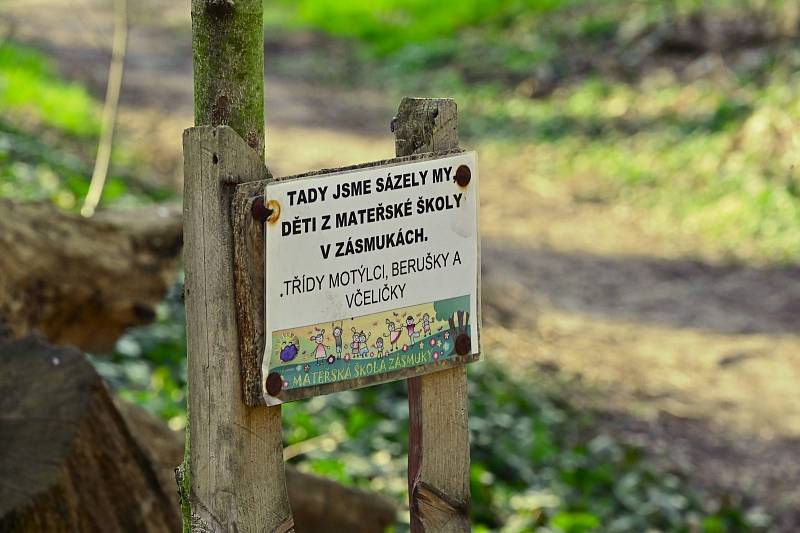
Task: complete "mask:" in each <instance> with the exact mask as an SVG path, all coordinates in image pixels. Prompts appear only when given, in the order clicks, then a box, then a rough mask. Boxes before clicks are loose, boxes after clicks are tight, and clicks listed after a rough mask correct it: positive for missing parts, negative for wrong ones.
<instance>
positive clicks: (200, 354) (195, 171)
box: [182, 126, 294, 532]
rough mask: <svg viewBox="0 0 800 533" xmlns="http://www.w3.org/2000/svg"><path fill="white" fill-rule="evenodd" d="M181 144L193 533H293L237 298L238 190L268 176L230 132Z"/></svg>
mask: <svg viewBox="0 0 800 533" xmlns="http://www.w3.org/2000/svg"><path fill="white" fill-rule="evenodd" d="M183 142H184V165H185V166H184V176H185V192H184V241H185V249H184V255H185V263H186V321H187V340H188V358H189V422H190V426H189V429H190V431H189V438H188V443H189V446H188V449H187V455H188V465H187V464H186V459H184V465H183V476H182V479H183V482H184V485H183V495H182V496H183V498H184V499H188V507H189V509H188V510H189V512H190V516H189V517H188V518H189V522H190V524H191V530H192V531H226V532H227V531H241V532H245V531H292V530H293V529H294V525H293V520H292V514H291V510H290V508H289V498H288V495H287V491H286V479H285V473H284V468H283V459H282V457H283V455H282V449H283V446H282V442H281V415H280V408H264V407H260V408H253V407H249V406H247V405H245V404H244V402H243V401H242V398H243V394H242V379H241V374H240V358H239V338H238V337H239V335H238V329H237V324H236V316H237V315H236V305H235V298H234V272H233V270H234V267H233V265H234V253H233V250H234V235H233V224H232V219H231V217H232V200H233V196H234V191H235V187H236V185H238V184H240V183H245V182H248V181H253V180H263V179H265V178H266V176H267V171H266V169H265V167H264V164H263V163H262V161H261V158H260V157H259V155H258V153H256V152H255V151H254V150H252V149H251V148H250V147H249V146H248V145H247V144H246V143H245V142H244V141H243V140H242V139H241V138H240V137H239V136H238V135H237V134H236V133H235V132H234V131H233V130H232V129H231V128H229V127H227V126H220V127H216V128H214V127H210V126H202V127H195V128H190V129H188V130H186V131H185V132H184V141H183ZM187 466H188V468H187ZM184 501H185V500H184ZM184 528H186V523H185V524H184Z"/></svg>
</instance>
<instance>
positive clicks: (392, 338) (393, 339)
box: [383, 318, 400, 351]
mask: <svg viewBox="0 0 800 533" xmlns="http://www.w3.org/2000/svg"><path fill="white" fill-rule="evenodd" d="M386 329H387V330H388V334H387V333H384V334H383V336H384V337H389V344H390V345H391V347H392V351H394V350H395V349H396V348H397V341H398V340H399V339H400V330H399V329H397V326H396V325H395V323H394V322H393V321H391V320H389V319H388V318H387V319H386Z"/></svg>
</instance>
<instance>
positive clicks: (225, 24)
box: [192, 0, 264, 155]
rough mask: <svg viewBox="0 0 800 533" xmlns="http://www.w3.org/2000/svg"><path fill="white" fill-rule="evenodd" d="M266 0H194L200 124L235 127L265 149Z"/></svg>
mask: <svg viewBox="0 0 800 533" xmlns="http://www.w3.org/2000/svg"><path fill="white" fill-rule="evenodd" d="M262 18H263V14H262V6H261V1H260V0H236V1H233V0H227V1H224V2H223V1H211V0H193V1H192V36H193V37H192V48H193V60H194V108H195V115H194V116H195V125H197V126H203V125H212V126H218V125H221V124H225V125H228V126H230V127H232V128H233V129H234V130H235V131H236V132H237V133H238V134H239V135H240V136H241V137H242V138H243V139H244V140H245V141H247V144H248V145H250V146H251V147H252V148H253V149H254V150H256V151H258V152H259V153H260V154H262V155H263V154H264V29H263V21H262Z"/></svg>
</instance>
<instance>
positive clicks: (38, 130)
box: [0, 41, 174, 211]
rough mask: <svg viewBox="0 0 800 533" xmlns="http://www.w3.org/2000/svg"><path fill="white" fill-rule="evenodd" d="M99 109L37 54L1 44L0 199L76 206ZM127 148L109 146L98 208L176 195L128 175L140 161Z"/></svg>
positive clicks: (86, 185)
mask: <svg viewBox="0 0 800 533" xmlns="http://www.w3.org/2000/svg"><path fill="white" fill-rule="evenodd" d="M100 109H101V103H99V102H97V101H95V100H94V99H93V97H92V96H91V95H90V94H89V92H88V91H87V90H86V88H85V87H83V86H82V85H79V84H76V83H71V82H67V81H64V80H62V79H61V78H60V77H59V76H58V75H57V73H56V71H55V69H54V67H53V65H52V64H51V63H50V61H48V60H47V58H46V57H45V56H44V55H43V54H42V53H41V52H38V51H36V50H34V49H32V48H29V47H25V46H20V45H17V44H14V43H11V42H8V41H6V42H3V43H1V44H0V197H3V198H11V199H14V200H18V201H37V200H49V201H52V202H53V203H54V204H56V205H57V206H59V207H61V208H63V209H67V210H73V211H76V210H77V209H78V208H79V207H80V203H81V201H82V199H83V198H84V197H85V196H86V193H87V192H88V189H89V178H90V176H91V174H92V163H93V158H94V154H95V150H96V148H97V138H98V135H99V130H100V120H99V115H100ZM118 139H119V137H118ZM133 153H134V150H132V149H131V147H129V146H120V145H119V143H118V144H117V146H115V147H114V151H113V156H112V163H113V164H112V168H111V174H110V176H109V177H108V180H107V182H106V185H105V187H104V189H103V198H102V205H104V206H105V205H109V204H117V205H121V204H127V205H136V204H140V203H147V202H150V201H159V200H164V199H167V198H170V197H172V196H174V195H173V194H172V193H170V192H169V191H168V190H166V189H165V188H159V187H153V186H143V185H142V184H140V183H137V182H135V181H134V180H133V179H131V177H132V174H134V173H135V172H136V170H137V168H138V167H139V166H140V165H139V162H137V161H136V158H135V157H134V156H132V154H133Z"/></svg>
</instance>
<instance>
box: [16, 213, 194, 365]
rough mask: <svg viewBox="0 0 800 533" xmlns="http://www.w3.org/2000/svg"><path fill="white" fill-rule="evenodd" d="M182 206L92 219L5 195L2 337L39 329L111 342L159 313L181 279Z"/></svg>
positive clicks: (95, 346)
mask: <svg viewBox="0 0 800 533" xmlns="http://www.w3.org/2000/svg"><path fill="white" fill-rule="evenodd" d="M181 230H182V228H181V215H180V210H179V209H178V208H177V206H174V207H163V206H161V207H154V208H147V209H143V210H137V211H128V212H115V213H111V212H103V213H99V214H98V215H97V216H95V217H94V218H92V219H88V220H87V219H84V218H81V217H78V216H76V215H72V214H69V213H64V212H61V211H59V210H58V209H56V208H55V207H54V206H52V205H50V204H44V203H33V204H16V203H13V202H11V201H9V200H1V199H0V250H2V253H0V337H2V336H3V334H5V336H13V337H22V336H25V335H27V334H28V333H30V332H33V331H39V332H41V333H42V334H44V335H45V336H46V337H47V338H48V339H49V340H50V341H51V342H53V343H56V344H73V345H76V346H79V347H80V348H82V349H84V350H87V351H98V352H102V351H107V350H110V349H111V348H112V347H113V346H114V343H115V342H116V340H117V339H118V338H119V336H120V334H121V333H122V332H123V331H124V330H125V329H126V328H128V327H130V326H134V325H138V324H142V323H145V322H148V321H150V320H152V319H153V317H154V316H155V309H156V306H157V305H158V304H159V303H160V302H161V300H162V299H163V297H164V292H165V291H166V289H167V287H169V285H171V284H172V283H173V282H174V280H175V275H176V271H177V266H178V259H179V256H180V251H181V244H182V231H181Z"/></svg>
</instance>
